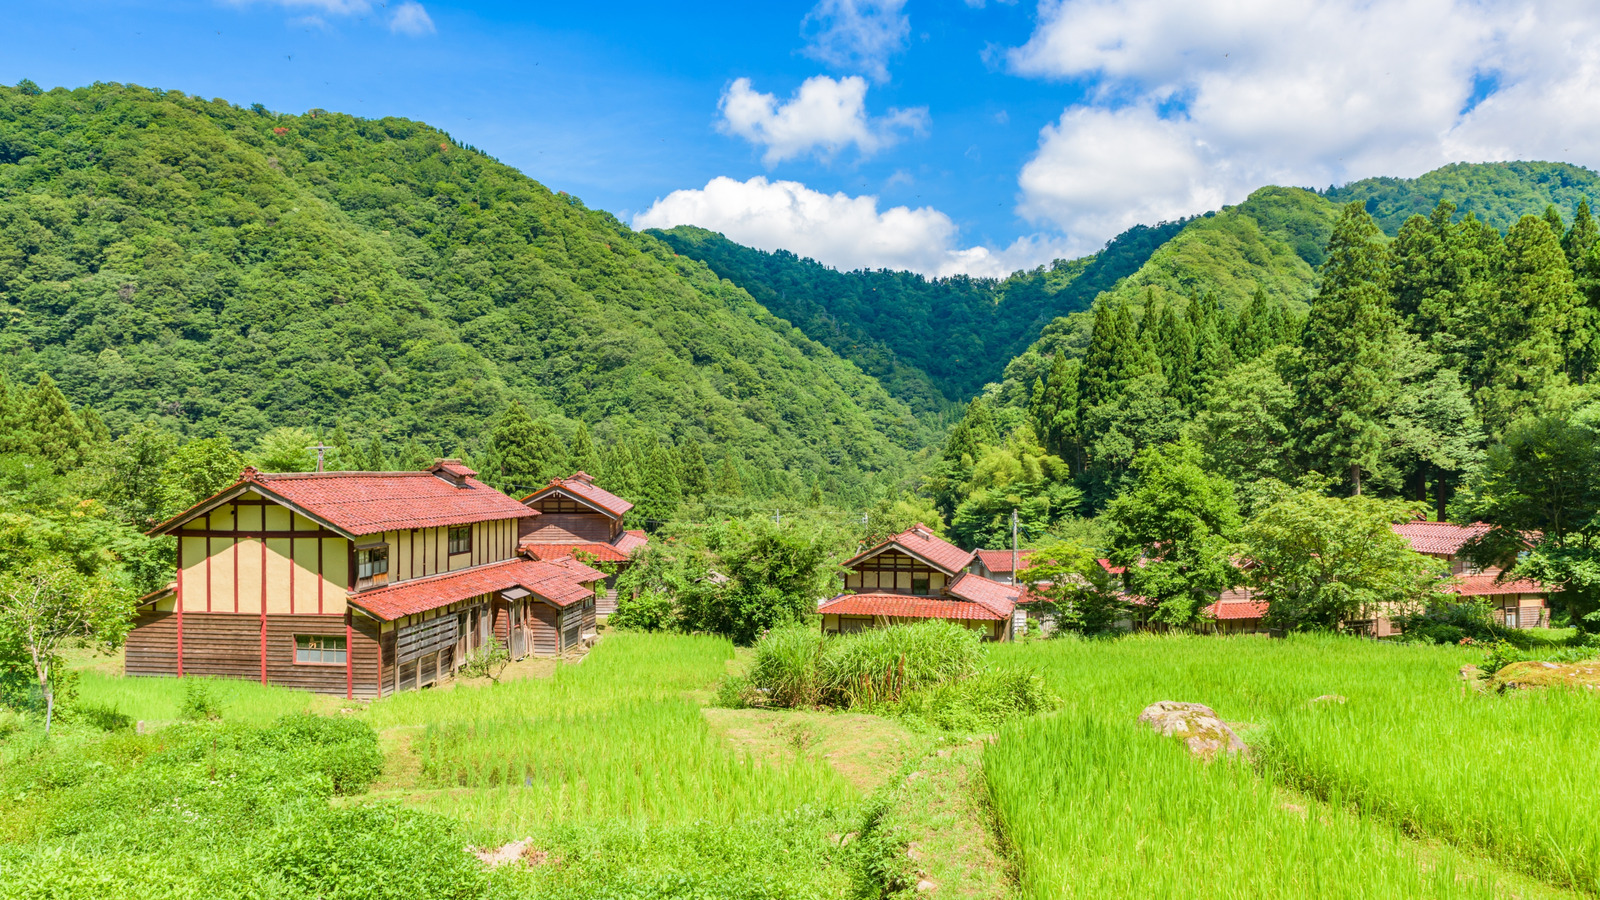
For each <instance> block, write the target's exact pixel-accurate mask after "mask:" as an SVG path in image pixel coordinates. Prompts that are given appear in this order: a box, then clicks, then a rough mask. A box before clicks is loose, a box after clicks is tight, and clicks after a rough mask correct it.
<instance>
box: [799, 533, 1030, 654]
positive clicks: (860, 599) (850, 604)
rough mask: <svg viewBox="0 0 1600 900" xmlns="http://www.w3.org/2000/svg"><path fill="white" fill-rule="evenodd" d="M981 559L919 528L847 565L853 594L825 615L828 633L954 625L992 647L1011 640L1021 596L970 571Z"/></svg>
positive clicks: (826, 607)
mask: <svg viewBox="0 0 1600 900" xmlns="http://www.w3.org/2000/svg"><path fill="white" fill-rule="evenodd" d="M977 558H978V554H977V553H976V552H975V551H971V550H962V549H961V548H959V547H957V546H955V545H954V544H952V543H950V542H948V541H945V540H943V539H941V538H939V537H937V536H936V535H934V533H933V532H932V531H931V530H930V529H929V528H928V527H927V526H926V525H922V524H918V525H916V526H914V527H912V528H910V529H908V530H906V531H904V532H901V533H900V534H897V535H895V536H893V537H891V538H889V539H887V540H885V541H883V542H882V543H880V544H878V545H877V546H875V547H873V548H871V549H869V550H867V551H865V552H863V553H860V554H858V555H856V556H855V557H853V558H851V559H848V560H846V561H845V562H844V564H843V565H844V568H845V569H847V570H849V571H848V572H847V574H846V575H845V578H844V588H845V592H844V593H842V594H840V595H838V596H837V597H834V598H833V599H831V600H828V601H825V602H824V603H822V604H821V606H820V607H818V612H820V613H822V630H823V631H824V632H825V633H828V634H849V633H851V632H856V631H861V630H863V629H866V628H877V627H884V626H888V625H902V624H908V623H912V622H917V621H921V620H924V619H948V620H950V621H952V622H957V623H960V624H962V625H965V626H966V627H968V628H972V629H975V630H978V631H981V632H982V633H983V637H984V639H985V640H990V641H1006V640H1010V639H1011V637H1012V633H1013V631H1012V625H1013V622H1012V620H1013V616H1014V615H1015V613H1016V609H1017V601H1018V600H1019V599H1020V595H1021V592H1020V590H1019V589H1018V588H1017V587H1015V586H1013V585H1006V584H1001V583H1000V582H997V581H992V580H990V579H988V578H984V577H983V576H981V575H977V574H974V573H973V572H971V571H969V570H970V569H971V568H972V566H973V564H974V562H975V561H976V560H977Z"/></svg>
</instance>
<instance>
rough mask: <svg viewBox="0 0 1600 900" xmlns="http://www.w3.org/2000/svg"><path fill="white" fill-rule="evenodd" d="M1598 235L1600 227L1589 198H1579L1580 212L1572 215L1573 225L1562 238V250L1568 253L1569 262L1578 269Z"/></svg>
mask: <svg viewBox="0 0 1600 900" xmlns="http://www.w3.org/2000/svg"><path fill="white" fill-rule="evenodd" d="M1597 237H1600V228H1597V227H1596V225H1595V222H1594V214H1593V213H1592V212H1591V211H1590V209H1589V201H1588V199H1587V198H1585V199H1583V200H1579V201H1578V212H1577V214H1576V215H1574V216H1573V217H1572V227H1571V228H1569V229H1567V233H1566V234H1565V235H1564V236H1563V237H1562V238H1561V250H1562V252H1564V253H1566V254H1567V264H1568V265H1570V266H1572V268H1573V269H1575V270H1576V269H1577V268H1578V267H1579V265H1580V264H1581V263H1582V261H1583V259H1584V257H1586V256H1588V255H1589V250H1590V249H1592V248H1593V247H1594V243H1595V239H1596V238H1597Z"/></svg>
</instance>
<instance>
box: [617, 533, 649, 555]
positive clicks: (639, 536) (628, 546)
mask: <svg viewBox="0 0 1600 900" xmlns="http://www.w3.org/2000/svg"><path fill="white" fill-rule="evenodd" d="M648 543H650V536H649V535H647V534H645V533H644V532H642V531H624V532H623V533H622V536H621V537H619V538H617V542H616V543H615V544H614V545H613V546H615V547H616V548H617V549H618V550H620V551H622V552H623V553H626V554H628V555H630V556H631V555H632V554H633V551H635V550H637V549H639V548H640V547H643V546H644V545H645V544H648Z"/></svg>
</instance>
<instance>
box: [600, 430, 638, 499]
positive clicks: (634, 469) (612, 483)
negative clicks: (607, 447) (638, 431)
mask: <svg viewBox="0 0 1600 900" xmlns="http://www.w3.org/2000/svg"><path fill="white" fill-rule="evenodd" d="M640 468H641V467H640V465H639V461H638V460H637V459H636V458H635V457H634V454H633V448H632V447H631V446H630V443H629V442H628V441H622V440H619V441H617V442H616V443H615V444H613V445H612V447H611V452H610V453H609V454H608V455H607V456H606V465H605V470H606V483H605V488H606V490H608V491H610V492H611V493H613V494H616V495H617V496H619V497H621V498H623V499H624V500H629V501H634V502H636V498H637V497H639V495H640V491H641V490H642V489H643V486H644V485H643V474H642V473H641V472H640Z"/></svg>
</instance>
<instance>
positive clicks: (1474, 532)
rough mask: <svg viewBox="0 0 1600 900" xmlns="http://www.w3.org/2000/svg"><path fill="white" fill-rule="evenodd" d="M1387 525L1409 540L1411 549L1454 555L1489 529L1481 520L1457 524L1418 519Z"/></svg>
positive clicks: (1440, 554) (1420, 551)
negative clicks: (1468, 523)
mask: <svg viewBox="0 0 1600 900" xmlns="http://www.w3.org/2000/svg"><path fill="white" fill-rule="evenodd" d="M1389 527H1391V528H1393V529H1394V533H1395V534H1398V535H1400V536H1401V537H1403V538H1405V539H1406V540H1407V541H1409V542H1410V543H1411V549H1413V550H1415V551H1417V552H1418V553H1428V554H1433V555H1435V556H1455V555H1456V554H1457V553H1460V552H1461V548H1462V547H1464V546H1466V544H1467V542H1468V541H1470V540H1473V539H1474V538H1477V537H1481V536H1482V535H1484V534H1487V533H1488V531H1489V526H1488V525H1486V524H1484V523H1483V522H1474V523H1472V524H1471V525H1457V524H1455V523H1454V522H1426V521H1422V520H1420V519H1419V520H1417V521H1413V522H1403V523H1401V524H1399V525H1391V526H1389Z"/></svg>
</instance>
